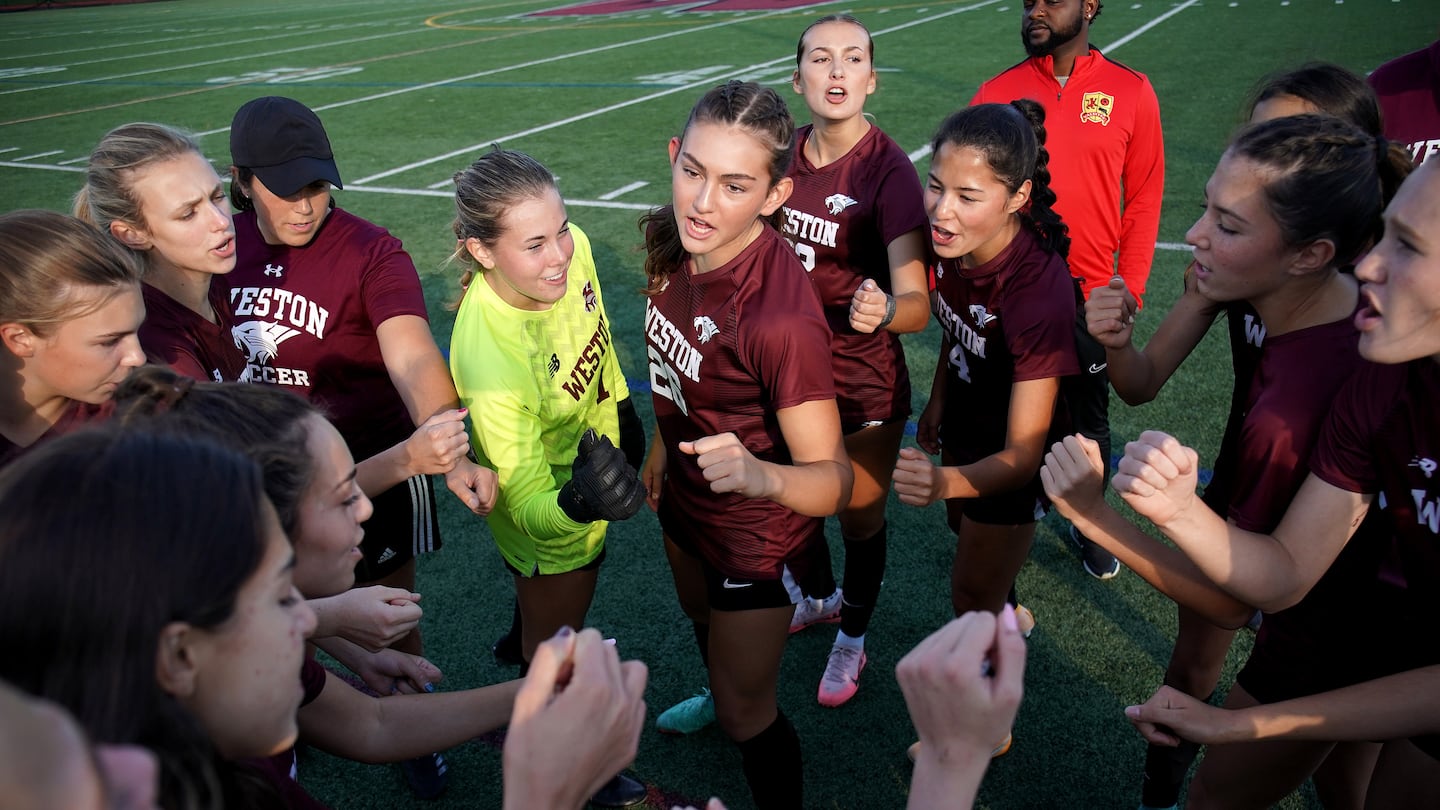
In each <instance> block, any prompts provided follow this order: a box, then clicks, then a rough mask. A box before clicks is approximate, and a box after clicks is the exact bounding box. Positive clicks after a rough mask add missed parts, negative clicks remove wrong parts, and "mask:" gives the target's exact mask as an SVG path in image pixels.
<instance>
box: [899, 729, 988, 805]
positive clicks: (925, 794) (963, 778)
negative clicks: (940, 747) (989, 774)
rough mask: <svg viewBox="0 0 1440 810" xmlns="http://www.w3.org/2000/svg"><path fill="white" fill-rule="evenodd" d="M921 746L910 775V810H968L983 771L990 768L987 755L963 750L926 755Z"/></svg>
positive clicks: (983, 774)
mask: <svg viewBox="0 0 1440 810" xmlns="http://www.w3.org/2000/svg"><path fill="white" fill-rule="evenodd" d="M925 749H926V746H923V745H922V746H921V749H920V754H919V756H918V757H917V758H916V760H915V769H914V771H912V772H911V775H910V798H909V800H908V801H907V802H906V805H905V806H906V807H907V808H910V810H930V808H935V807H970V806H971V805H972V804H973V803H974V802H975V794H976V793H977V792H978V791H979V790H980V782H981V780H982V779H984V777H985V769H986V768H988V767H989V766H990V751H989V750H988V749H987V750H984V751H980V750H967V751H954V752H949V753H948V754H947V753H945V752H939V751H936V752H930V751H927V750H925Z"/></svg>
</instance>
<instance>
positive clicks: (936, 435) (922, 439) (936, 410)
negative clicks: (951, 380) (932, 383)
mask: <svg viewBox="0 0 1440 810" xmlns="http://www.w3.org/2000/svg"><path fill="white" fill-rule="evenodd" d="M944 416H945V398H944V397H942V396H936V395H935V393H934V392H933V391H932V392H931V393H930V401H929V402H927V403H925V410H923V411H921V412H920V420H919V421H918V422H917V423H916V424H915V443H916V444H918V445H920V449H921V450H924V451H925V452H927V453H929V454H930V455H932V456H936V455H939V454H940V420H941V419H943V418H944Z"/></svg>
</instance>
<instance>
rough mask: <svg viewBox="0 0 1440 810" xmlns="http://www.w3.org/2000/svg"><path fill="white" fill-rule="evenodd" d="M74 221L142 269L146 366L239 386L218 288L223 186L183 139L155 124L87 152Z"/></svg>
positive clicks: (229, 262)
mask: <svg viewBox="0 0 1440 810" xmlns="http://www.w3.org/2000/svg"><path fill="white" fill-rule="evenodd" d="M75 216H77V217H80V218H81V219H84V220H86V221H88V222H90V223H92V224H93V225H95V226H96V227H98V228H99V229H100V230H102V231H105V232H107V233H109V234H110V236H111V237H113V238H114V239H115V240H116V241H118V242H119V243H120V244H122V245H124V246H125V247H126V248H128V249H129V250H132V251H134V252H135V254H136V255H137V256H139V257H140V260H141V261H142V262H143V263H144V265H145V286H144V291H145V323H144V324H143V325H141V327H140V345H141V346H143V347H144V349H145V352H146V354H147V355H149V357H150V358H151V360H153V361H155V362H158V363H164V364H165V365H167V366H170V367H172V368H174V369H175V370H176V371H179V372H180V373H181V374H185V375H187V376H189V377H193V378H195V379H197V380H213V381H215V382H219V381H222V380H226V381H234V380H241V379H244V378H245V377H246V376H247V375H246V370H245V355H244V354H243V353H242V352H241V351H240V349H239V348H238V347H237V346H236V344H235V336H234V335H233V334H232V330H233V327H234V325H235V324H234V321H233V320H232V319H231V317H230V308H229V306H228V305H227V304H226V302H225V285H224V283H223V282H222V283H218V284H217V283H214V279H215V277H216V276H223V275H225V274H226V273H229V272H230V271H231V270H233V269H235V226H234V224H233V223H232V221H231V219H230V203H229V201H228V200H227V199H226V198H225V186H224V184H222V183H221V182H220V176H219V175H218V174H216V173H215V169H214V167H212V166H211V165H210V161H208V160H206V159H205V156H204V155H202V154H201V153H200V147H199V145H198V144H196V143H195V141H194V140H193V139H192V138H191V137H190V136H189V135H186V134H184V133H182V132H179V131H178V130H175V129H171V128H170V127H167V126H164V125H161V124H126V125H124V126H122V127H118V128H116V129H113V130H111V131H110V132H109V133H107V134H106V135H105V137H103V138H101V139H100V143H99V144H97V145H96V146H95V150H94V151H93V152H91V153H90V162H89V164H88V165H87V167H86V170H85V185H84V186H83V187H82V188H81V189H80V192H79V193H78V194H76V195H75Z"/></svg>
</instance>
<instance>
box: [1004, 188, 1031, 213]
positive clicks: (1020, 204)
mask: <svg viewBox="0 0 1440 810" xmlns="http://www.w3.org/2000/svg"><path fill="white" fill-rule="evenodd" d="M1030 188H1031V183H1030V181H1029V180H1026V181H1025V182H1023V183H1021V184H1020V188H1017V189H1015V193H1014V194H1011V195H1010V200H1009V201H1008V202H1006V203H1005V213H1007V214H1013V213H1015V212H1016V211H1019V210H1021V209H1022V208H1024V207H1025V205H1026V204H1027V203H1029V202H1030Z"/></svg>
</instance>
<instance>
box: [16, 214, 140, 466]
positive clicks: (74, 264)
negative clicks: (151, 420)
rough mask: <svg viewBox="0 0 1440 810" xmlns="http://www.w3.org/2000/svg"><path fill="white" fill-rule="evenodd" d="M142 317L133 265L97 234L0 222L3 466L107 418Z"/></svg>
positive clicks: (79, 224)
mask: <svg viewBox="0 0 1440 810" xmlns="http://www.w3.org/2000/svg"><path fill="white" fill-rule="evenodd" d="M144 317H145V303H144V301H143V299H142V298H141V294H140V266H139V264H138V263H137V262H136V261H135V260H134V258H133V257H132V256H130V255H129V253H128V252H127V251H125V250H123V249H122V248H120V247H119V246H118V245H116V244H115V243H114V242H113V241H111V240H109V239H107V238H106V237H105V236H104V234H102V233H100V231H98V230H96V229H95V228H94V227H93V226H91V225H89V224H88V223H86V222H83V221H81V220H78V219H75V218H74V217H68V216H65V215H64V214H57V213H54V212H51V211H12V212H10V213H8V214H4V215H0V343H3V345H4V349H3V351H0V466H3V465H5V464H7V463H9V462H10V461H12V460H13V459H15V458H16V457H17V456H19V455H21V454H22V453H24V452H25V451H26V450H27V449H29V448H30V447H31V446H33V445H34V444H36V443H37V442H40V441H42V440H44V439H47V438H51V437H54V436H58V435H61V434H64V433H67V432H69V431H71V430H74V429H75V428H76V427H78V426H79V425H82V424H84V423H85V422H88V421H91V420H93V419H97V418H101V417H102V416H103V415H104V414H105V412H106V411H107V410H108V404H109V402H110V399H111V397H112V396H114V393H115V389H116V387H117V386H119V385H120V382H121V381H122V380H123V379H125V375H126V374H128V373H129V372H130V370H131V369H133V368H135V367H136V366H138V365H140V364H141V363H143V362H145V355H144V353H143V352H142V351H141V349H140V341H139V340H138V339H137V338H136V331H137V330H138V329H139V328H140V323H141V321H142V320H143V319H144Z"/></svg>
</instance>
